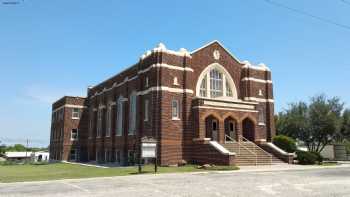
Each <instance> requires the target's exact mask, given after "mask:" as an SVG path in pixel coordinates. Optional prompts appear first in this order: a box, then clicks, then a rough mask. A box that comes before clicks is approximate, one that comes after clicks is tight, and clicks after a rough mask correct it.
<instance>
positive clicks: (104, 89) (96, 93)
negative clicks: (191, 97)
mask: <svg viewBox="0 0 350 197" xmlns="http://www.w3.org/2000/svg"><path fill="white" fill-rule="evenodd" d="M157 67H158V68H168V69H172V70H180V71H189V72H193V69H192V68H190V67H181V66H174V65H169V64H164V63H157V64H152V65H151V66H149V67H147V68H145V69H144V70H139V71H138V72H137V75H135V76H134V77H132V78H130V79H129V77H125V78H124V80H123V81H122V82H120V83H116V82H115V83H113V85H112V86H111V87H110V88H106V87H105V88H103V90H102V91H100V92H98V91H97V92H95V94H94V95H92V96H91V97H90V98H93V97H95V96H98V95H101V94H103V93H104V92H108V91H110V90H112V89H113V88H115V87H120V86H122V85H124V84H125V83H127V82H129V81H132V80H134V79H136V78H138V75H139V74H141V73H145V72H148V71H149V70H151V69H152V68H157ZM112 78H113V77H112ZM104 82H105V81H104ZM104 82H102V83H104ZM102 83H100V84H102Z"/></svg>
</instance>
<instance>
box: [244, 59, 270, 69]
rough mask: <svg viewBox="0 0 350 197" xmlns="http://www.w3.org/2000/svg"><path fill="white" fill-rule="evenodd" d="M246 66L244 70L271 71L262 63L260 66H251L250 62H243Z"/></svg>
mask: <svg viewBox="0 0 350 197" xmlns="http://www.w3.org/2000/svg"><path fill="white" fill-rule="evenodd" d="M242 63H243V64H244V66H243V67H242V68H246V69H253V70H260V71H270V69H269V68H268V67H267V66H266V65H265V64H263V63H260V64H259V65H258V66H255V65H252V64H250V62H249V61H243V62H242Z"/></svg>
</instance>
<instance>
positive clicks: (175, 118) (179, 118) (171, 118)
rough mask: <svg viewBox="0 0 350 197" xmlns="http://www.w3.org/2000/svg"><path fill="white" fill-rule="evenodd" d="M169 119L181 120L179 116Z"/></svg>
mask: <svg viewBox="0 0 350 197" xmlns="http://www.w3.org/2000/svg"><path fill="white" fill-rule="evenodd" d="M171 120H181V119H180V118H171Z"/></svg>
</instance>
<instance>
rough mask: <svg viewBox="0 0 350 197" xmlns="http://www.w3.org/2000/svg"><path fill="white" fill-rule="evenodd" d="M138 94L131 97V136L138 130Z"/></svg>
mask: <svg viewBox="0 0 350 197" xmlns="http://www.w3.org/2000/svg"><path fill="white" fill-rule="evenodd" d="M136 100H137V96H136V93H132V94H131V96H130V109H129V135H134V134H135V130H136Z"/></svg>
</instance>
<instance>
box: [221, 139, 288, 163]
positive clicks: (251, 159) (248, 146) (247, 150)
mask: <svg viewBox="0 0 350 197" xmlns="http://www.w3.org/2000/svg"><path fill="white" fill-rule="evenodd" d="M222 146H224V147H225V148H226V149H227V150H229V151H231V152H235V153H236V154H237V155H236V162H237V165H239V166H252V165H276V164H284V162H283V161H281V160H280V159H278V158H277V157H275V156H274V155H272V154H270V153H267V152H266V151H264V150H262V149H261V148H260V147H258V146H257V145H256V144H254V143H253V142H240V143H238V142H229V143H225V144H222Z"/></svg>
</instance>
